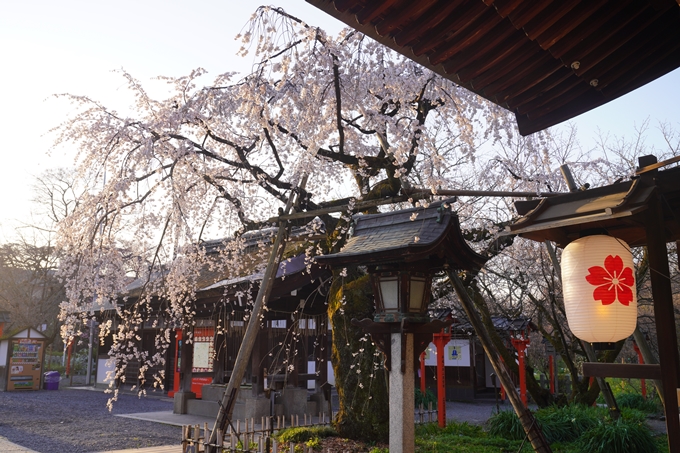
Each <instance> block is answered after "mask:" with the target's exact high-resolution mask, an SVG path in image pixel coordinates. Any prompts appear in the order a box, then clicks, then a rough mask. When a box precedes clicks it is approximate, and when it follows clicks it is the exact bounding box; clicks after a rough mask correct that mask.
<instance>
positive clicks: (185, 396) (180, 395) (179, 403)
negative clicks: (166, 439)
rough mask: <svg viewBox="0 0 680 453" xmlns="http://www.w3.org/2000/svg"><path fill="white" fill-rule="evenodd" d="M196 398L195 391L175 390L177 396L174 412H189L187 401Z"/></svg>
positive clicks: (173, 407)
mask: <svg viewBox="0 0 680 453" xmlns="http://www.w3.org/2000/svg"><path fill="white" fill-rule="evenodd" d="M193 399H196V394H195V393H194V392H175V397H174V399H173V406H172V412H173V414H186V413H188V412H187V407H188V404H187V401H189V400H193Z"/></svg>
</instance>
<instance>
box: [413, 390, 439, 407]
mask: <svg viewBox="0 0 680 453" xmlns="http://www.w3.org/2000/svg"><path fill="white" fill-rule="evenodd" d="M430 403H432V409H437V397H436V396H435V394H434V393H432V390H430V389H426V390H425V393H423V392H421V391H420V389H416V409H418V408H419V407H420V405H421V404H422V405H423V408H424V409H427V408H428V407H429V406H428V405H429V404H430Z"/></svg>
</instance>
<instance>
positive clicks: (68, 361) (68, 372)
mask: <svg viewBox="0 0 680 453" xmlns="http://www.w3.org/2000/svg"><path fill="white" fill-rule="evenodd" d="M66 350H67V354H66V376H70V375H71V352H72V351H73V340H71V341H69V342H68V348H67V349H66Z"/></svg>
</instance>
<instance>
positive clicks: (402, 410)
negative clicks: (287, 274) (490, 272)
mask: <svg viewBox="0 0 680 453" xmlns="http://www.w3.org/2000/svg"><path fill="white" fill-rule="evenodd" d="M450 202H451V200H448V201H444V202H437V203H432V204H431V205H430V206H429V207H427V208H414V209H406V210H402V211H395V212H389V213H384V214H372V215H361V216H355V217H354V219H353V222H354V235H353V236H352V237H351V238H350V239H349V240H348V241H347V244H346V245H345V247H344V248H343V249H342V250H341V251H340V252H338V253H335V254H332V255H326V256H321V257H317V262H319V263H320V264H327V265H330V266H331V267H333V268H342V267H345V266H352V265H363V266H366V268H367V270H368V273H369V274H370V276H371V282H372V285H373V294H374V298H375V313H374V316H373V318H372V319H362V320H356V319H353V320H352V324H354V325H356V326H359V327H361V328H362V329H363V330H364V332H367V333H370V334H371V337H372V338H373V341H374V342H375V343H376V346H377V347H378V348H379V349H381V350H382V352H383V353H384V354H385V355H386V356H387V357H386V358H387V360H385V366H386V368H387V369H388V371H389V413H390V415H389V418H390V419H389V450H390V453H411V452H413V451H414V450H415V401H414V394H415V358H416V357H419V356H420V353H421V352H422V351H424V350H425V348H426V347H427V346H428V345H429V343H430V342H431V341H432V335H433V334H434V333H437V332H441V330H442V329H443V328H445V327H447V326H448V325H450V323H451V321H446V322H445V321H441V320H430V317H429V316H428V313H427V307H428V304H429V302H430V297H431V285H432V278H433V275H434V274H435V273H436V272H438V271H441V270H443V269H444V268H445V267H447V266H448V267H450V268H452V269H460V270H473V269H479V268H481V266H482V265H483V264H484V262H485V261H486V259H485V258H484V257H482V256H481V255H478V254H477V253H475V252H474V251H473V250H472V249H470V248H469V246H468V245H467V243H466V242H465V240H464V239H463V236H462V234H461V231H460V226H459V224H458V218H457V217H456V215H455V214H454V213H452V212H451V209H450V204H449V203H450ZM413 219H416V220H415V221H414V220H413ZM443 393H444V392H442V394H443Z"/></svg>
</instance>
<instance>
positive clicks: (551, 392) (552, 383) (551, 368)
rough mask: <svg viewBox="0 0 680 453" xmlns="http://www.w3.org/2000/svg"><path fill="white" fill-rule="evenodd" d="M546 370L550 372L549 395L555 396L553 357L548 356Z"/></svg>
mask: <svg viewBox="0 0 680 453" xmlns="http://www.w3.org/2000/svg"><path fill="white" fill-rule="evenodd" d="M548 368H549V370H550V394H551V395H554V394H555V356H553V355H552V354H550V355H549V356H548Z"/></svg>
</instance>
